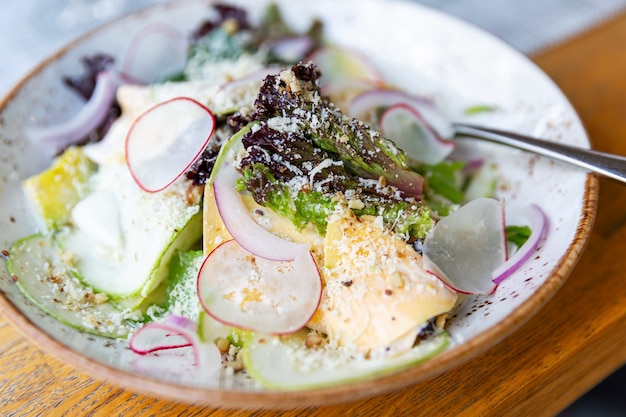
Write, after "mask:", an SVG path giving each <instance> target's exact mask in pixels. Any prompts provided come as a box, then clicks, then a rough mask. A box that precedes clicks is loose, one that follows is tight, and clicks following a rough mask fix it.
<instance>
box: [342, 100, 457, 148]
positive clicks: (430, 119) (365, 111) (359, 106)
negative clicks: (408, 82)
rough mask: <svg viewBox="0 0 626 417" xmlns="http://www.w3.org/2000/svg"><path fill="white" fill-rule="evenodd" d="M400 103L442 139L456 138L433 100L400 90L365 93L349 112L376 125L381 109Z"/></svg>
mask: <svg viewBox="0 0 626 417" xmlns="http://www.w3.org/2000/svg"><path fill="white" fill-rule="evenodd" d="M399 103H404V104H405V105H407V106H410V107H412V108H414V109H415V111H416V112H417V113H419V114H420V115H421V118H422V119H423V120H424V121H425V122H426V123H427V124H428V125H430V126H431V127H432V129H434V131H435V132H437V134H438V135H439V136H440V137H441V138H443V139H450V138H452V137H453V136H454V128H453V127H452V124H451V123H450V122H449V121H448V120H447V119H446V118H445V117H444V115H443V114H442V113H441V111H439V109H437V106H436V105H435V103H434V102H433V101H432V100H429V99H427V98H424V97H420V96H417V95H413V94H408V93H405V92H403V91H399V90H391V89H382V88H379V89H373V90H368V91H365V92H363V93H361V94H359V95H358V96H356V97H355V98H354V99H353V100H352V101H351V102H350V105H349V108H348V109H347V112H348V114H349V115H350V116H352V117H355V118H357V119H360V120H365V121H367V122H370V123H374V124H376V123H377V122H378V115H379V114H380V110H381V109H386V108H388V107H391V106H393V105H395V104H399Z"/></svg>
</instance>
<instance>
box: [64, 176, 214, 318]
mask: <svg viewBox="0 0 626 417" xmlns="http://www.w3.org/2000/svg"><path fill="white" fill-rule="evenodd" d="M90 186H91V190H92V192H98V191H103V190H106V191H109V192H111V193H113V194H114V196H115V199H116V200H117V204H118V205H119V227H120V231H121V233H120V235H121V236H122V237H123V242H122V245H121V246H119V247H117V246H116V247H107V246H104V245H102V243H101V242H98V241H97V240H96V239H94V238H93V237H92V236H91V235H90V233H89V230H85V229H82V228H80V227H70V228H67V229H64V230H62V231H60V233H58V234H57V239H58V242H59V244H60V245H61V246H62V247H63V249H64V250H66V251H68V252H71V253H72V254H73V255H74V256H75V259H76V263H75V266H76V270H77V271H78V272H77V274H78V276H79V278H80V279H81V281H83V282H84V283H85V285H87V286H89V287H92V288H94V289H95V290H97V291H100V292H104V293H107V294H108V295H109V296H110V297H111V298H114V299H120V300H121V299H125V300H126V301H125V302H123V303H122V304H124V305H125V306H126V307H130V308H134V307H136V306H137V305H138V303H139V302H141V301H142V300H143V299H144V298H146V297H147V296H148V295H149V294H150V292H151V291H152V290H154V289H155V288H156V287H157V286H158V285H159V284H160V283H161V282H163V281H164V280H165V279H166V277H167V275H168V264H169V260H170V259H171V257H172V255H173V254H174V252H175V251H176V250H179V249H180V250H187V249H189V248H191V247H193V245H194V244H196V243H197V242H198V241H199V240H200V238H201V235H202V212H201V210H200V205H199V204H193V205H190V204H189V203H188V202H187V197H186V193H187V187H188V182H186V181H182V180H181V181H177V182H176V183H175V184H173V185H172V186H171V187H170V188H168V190H166V191H163V192H161V193H154V194H151V193H146V192H144V191H142V190H141V189H140V188H139V187H138V186H137V185H136V184H135V182H134V181H133V179H132V178H131V176H130V174H129V173H128V170H127V169H126V166H125V165H124V164H111V165H101V166H100V169H99V171H98V173H97V174H95V175H93V176H92V179H91V181H90ZM98 214H99V213H97V212H94V222H96V221H98V217H97V216H98Z"/></svg>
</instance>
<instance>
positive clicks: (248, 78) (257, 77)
mask: <svg viewBox="0 0 626 417" xmlns="http://www.w3.org/2000/svg"><path fill="white" fill-rule="evenodd" d="M281 70H282V68H281V67H279V66H277V65H271V66H269V67H263V68H259V69H258V70H255V71H252V72H250V73H249V74H247V75H245V76H243V77H241V78H237V79H236V80H233V81H229V82H227V83H225V84H222V85H221V86H220V89H222V90H228V89H231V88H238V87H242V86H248V85H250V84H252V83H261V82H263V80H264V79H265V77H267V76H268V75H274V74H278V73H279V72H280V71H281Z"/></svg>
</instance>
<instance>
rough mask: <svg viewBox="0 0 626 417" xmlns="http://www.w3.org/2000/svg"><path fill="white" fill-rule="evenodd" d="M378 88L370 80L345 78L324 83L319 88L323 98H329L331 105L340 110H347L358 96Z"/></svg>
mask: <svg viewBox="0 0 626 417" xmlns="http://www.w3.org/2000/svg"><path fill="white" fill-rule="evenodd" d="M376 88H378V86H377V83H375V82H374V81H371V80H361V79H356V78H345V79H341V80H337V81H333V82H329V83H326V84H324V85H322V86H321V93H322V95H323V96H326V97H328V98H330V101H332V103H333V104H334V105H335V106H337V107H339V108H340V109H342V110H347V109H349V105H350V102H351V101H352V100H353V99H354V98H355V97H356V96H358V95H359V94H361V93H363V92H365V91H368V90H373V89H376Z"/></svg>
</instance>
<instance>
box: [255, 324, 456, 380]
mask: <svg viewBox="0 0 626 417" xmlns="http://www.w3.org/2000/svg"><path fill="white" fill-rule="evenodd" d="M245 336H246V338H245V339H244V347H243V361H244V364H245V366H246V370H247V371H248V373H249V374H250V375H251V376H252V377H253V378H254V379H255V380H256V381H257V382H259V383H260V384H261V385H262V386H264V387H265V388H269V389H278V390H301V389H312V388H321V387H329V386H334V385H339V384H342V383H347V382H351V381H357V380H361V379H363V378H370V377H376V376H383V375H387V374H390V373H392V372H396V371H399V370H401V369H405V368H408V367H411V366H414V365H416V364H418V363H421V362H423V361H425V360H427V359H430V358H432V357H434V356H435V355H437V354H439V353H441V352H442V351H444V350H445V349H446V348H447V346H448V345H449V343H450V335H449V334H448V333H447V332H442V333H440V334H439V335H437V336H434V337H432V338H429V339H427V340H423V341H421V342H420V343H419V344H418V345H416V346H415V347H413V348H412V349H410V350H409V351H407V352H405V353H403V354H400V355H397V356H382V355H381V356H378V357H373V358H369V359H365V358H363V357H357V358H355V356H353V355H352V354H351V353H350V352H346V353H345V354H344V355H342V354H341V352H342V351H341V350H336V349H334V348H332V349H331V350H327V349H325V348H324V347H320V348H307V347H305V339H306V331H301V332H299V333H296V334H295V335H293V336H290V337H285V336H282V337H279V336H270V335H263V334H258V333H252V332H248V333H246V334H245ZM352 353H353V352H352Z"/></svg>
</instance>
